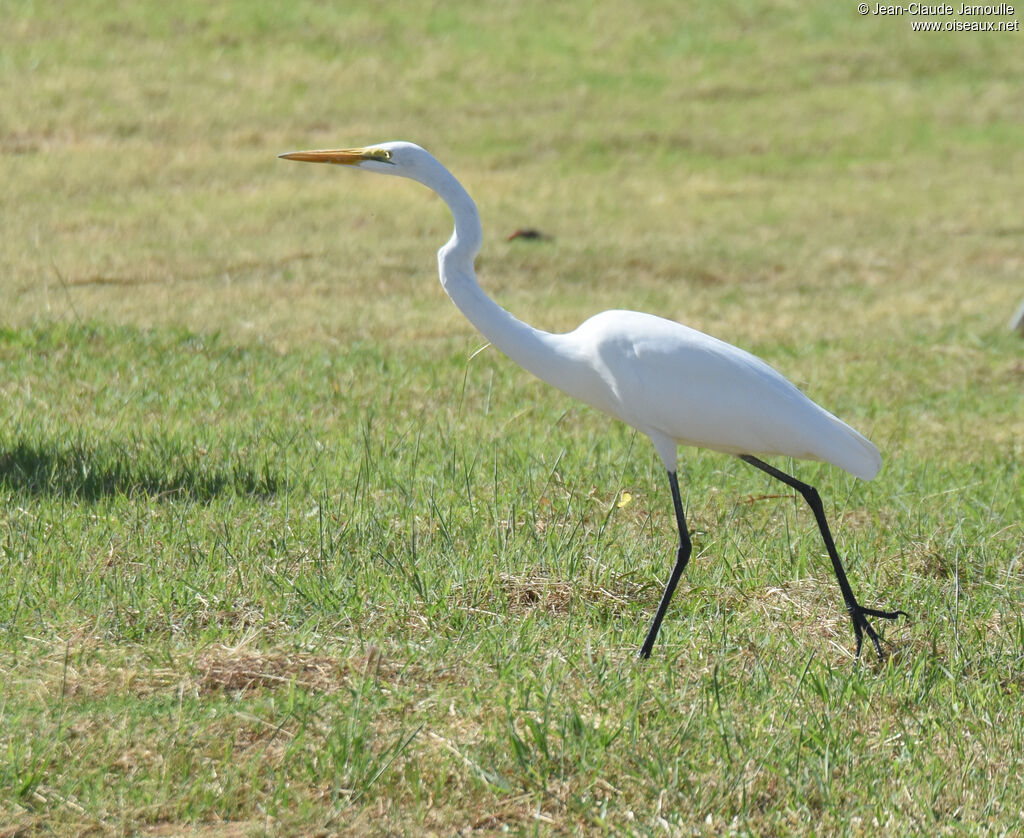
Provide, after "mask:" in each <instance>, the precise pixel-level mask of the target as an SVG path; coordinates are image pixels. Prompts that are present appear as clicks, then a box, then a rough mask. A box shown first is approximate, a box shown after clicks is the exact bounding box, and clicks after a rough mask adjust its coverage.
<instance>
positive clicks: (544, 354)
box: [416, 161, 576, 391]
mask: <svg viewBox="0 0 1024 838" xmlns="http://www.w3.org/2000/svg"><path fill="white" fill-rule="evenodd" d="M434 162H435V163H436V161H434ZM416 179H417V180H419V181H420V182H421V183H423V184H424V185H425V186H428V187H430V188H431V189H433V190H434V191H435V192H437V194H438V195H440V196H441V198H442V199H443V200H444V202H445V203H446V204H447V205H448V208H449V209H450V210H451V211H452V216H453V218H454V219H455V232H454V233H452V237H451V239H449V240H448V243H447V244H445V245H444V247H442V248H441V249H440V250H439V251H438V253H437V261H438V270H439V273H440V276H441V285H442V286H443V287H444V290H445V291H446V292H447V294H448V296H449V297H451V299H452V302H453V303H455V305H456V306H457V307H458V308H459V310H460V311H461V312H462V313H463V314H464V315H466V318H467V319H468V320H469V322H470V323H472V324H473V325H474V326H475V327H476V328H477V329H478V330H479V331H480V333H481V334H482V335H483V336H484V337H485V338H487V340H489V341H490V342H491V343H492V344H493V345H494V346H496V347H497V348H498V349H500V350H501V351H502V352H504V353H505V354H506V355H507V356H508V357H509V358H511V359H512V360H513V361H515V362H516V363H517V364H519V365H520V366H521V367H523V368H524V369H526V370H528V371H529V372H531V373H533V374H534V375H535V376H537V377H538V378H540V379H543V380H544V381H547V382H549V383H551V384H553V385H554V386H556V387H558V388H559V389H562V390H565V391H571V390H572V382H573V377H574V375H576V365H575V364H573V363H572V361H571V360H570V359H568V358H566V357H565V356H564V353H560V352H558V351H557V349H556V344H557V343H558V340H559V337H560V336H558V335H552V334H550V333H548V332H543V331H541V330H540V329H535V328H533V326H530V325H529V324H527V323H524V322H523V321H522V320H518V319H516V318H515V317H513V316H512V315H511V314H510V313H509V312H507V311H506V310H505V309H503V308H502V307H501V306H500V305H498V304H497V303H496V302H494V300H492V299H491V298H490V297H488V296H487V294H485V293H484V291H483V289H482V288H481V287H480V284H479V283H478V282H477V279H476V271H475V270H474V267H473V260H474V258H475V257H476V254H477V253H478V252H479V251H480V246H481V244H482V242H483V231H482V229H481V226H480V214H479V213H478V212H477V209H476V204H474V203H473V199H472V198H471V197H470V196H469V193H468V192H466V190H465V189H464V188H463V186H462V184H460V183H459V182H458V181H457V180H456V179H455V176H454V175H452V174H451V172H449V171H448V170H447V169H445V168H444V167H443V166H442V165H441V164H440V163H436V166H431V167H430V169H429V170H428V171H426V172H420V173H419V176H418V177H417V178H416Z"/></svg>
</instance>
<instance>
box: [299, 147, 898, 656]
mask: <svg viewBox="0 0 1024 838" xmlns="http://www.w3.org/2000/svg"><path fill="white" fill-rule="evenodd" d="M281 157H283V158H285V159H287V160H298V161H303V162H309V163H335V164H340V165H343V166H353V167H355V168H359V169H365V170H367V171H370V172H377V173H378V174H384V175H398V176H400V177H406V178H410V179H411V180H415V181H418V182H419V183H422V184H423V185H424V186H426V187H428V188H429V189H432V190H433V191H434V192H436V193H437V194H438V195H439V196H440V197H441V198H442V200H444V202H445V203H446V204H447V205H448V207H449V209H450V210H451V212H452V215H453V217H454V221H455V232H454V233H453V234H452V237H451V239H450V240H449V241H448V242H447V244H445V245H444V246H443V247H442V248H441V249H440V251H438V264H439V269H440V275H441V285H442V286H444V290H445V291H446V292H447V293H448V296H449V297H451V299H452V302H454V303H455V305H456V306H458V308H459V309H460V310H461V311H462V313H463V314H464V315H465V316H466V317H467V318H468V319H469V321H470V322H471V323H472V324H473V325H474V326H476V328H477V329H479V330H480V332H481V333H482V334H483V336H484V337H486V338H487V339H488V340H489V341H490V342H491V343H492V344H494V346H496V347H497V348H498V349H500V350H501V351H502V352H504V353H505V354H506V355H507V356H508V357H509V358H511V359H512V360H513V361H515V362H516V363H517V364H519V365H520V366H522V367H524V368H525V369H527V370H529V371H530V372H531V373H533V374H534V375H536V376H537V377H538V378H541V379H543V380H544V381H547V382H548V383H550V384H553V385H554V386H555V387H557V388H558V389H560V390H562V391H563V392H565V393H568V394H569V395H570V396H575V397H576V398H578V399H580V400H581V401H583V402H586V403H587V404H589V405H591V406H593V407H596V408H597V409H598V410H602V411H604V412H605V413H608V414H611V415H612V416H614V417H616V418H618V419H621V420H622V421H623V422H626V423H627V424H629V425H632V426H633V427H634V428H636V429H637V430H639V431H641V432H642V433H644V434H646V435H647V436H648V437H649V438H650V440H651V442H652V443H653V444H654V448H655V450H656V451H657V452H658V454H659V455H660V457H661V460H662V462H663V463H664V465H665V469H666V470H667V471H668V479H669V485H670V486H671V489H672V503H673V506H674V508H675V515H676V524H677V525H678V529H679V548H678V550H677V552H676V561H675V566H674V567H673V569H672V573H671V575H670V576H669V579H668V582H667V584H666V585H665V590H664V593H663V594H662V597H661V602H660V604H659V605H658V610H657V612H656V614H655V616H654V620H653V622H652V623H651V627H650V630H649V631H648V633H647V638H646V639H645V640H644V643H643V646H642V647H641V649H640V653H639V656H640V657H641V658H647V657H650V654H651V649H652V647H653V646H654V641H655V638H656V637H657V635H658V629H659V628H660V627H661V622H662V619H663V618H664V616H665V611H666V610H667V608H668V605H669V602H670V600H671V599H672V594H673V592H674V591H675V588H676V584H677V583H678V581H679V577H680V575H681V574H682V572H683V570H684V569H685V568H686V563H687V561H688V560H689V558H690V553H691V544H690V536H689V532H688V530H687V527H686V517H685V515H684V513H683V504H682V500H681V498H680V494H679V483H678V480H677V477H676V468H677V448H678V446H680V445H695V446H699V447H703V448H711V449H713V450H715V451H722V452H725V453H727V454H735V455H737V456H739V457H740V459H742V460H743V461H744V462H747V463H749V464H750V465H752V466H755V467H756V468H758V469H760V470H761V471H764V472H766V473H767V474H769V475H771V476H772V477H774V478H776V479H778V480H781V481H782V482H783V483H785V484H786V485H787V486H790V487H791V488H793V489H795V490H796V491H797V492H799V493H800V494H801V495H802V496H803V498H804V500H805V501H806V502H807V504H808V506H810V508H811V511H812V512H813V513H814V518H815V520H816V521H817V524H818V529H819V530H820V531H821V536H822V539H823V540H824V542H825V548H826V549H827V550H828V554H829V556H830V557H831V559H832V567H833V569H834V571H835V575H836V579H837V581H838V582H839V588H840V590H841V591H842V594H843V600H844V602H845V604H846V609H847V611H848V612H849V615H850V618H851V620H852V621H853V631H854V634H855V636H856V639H857V655H858V656H859V655H860V651H861V645H862V643H863V639H864V634H865V633H866V634H867V635H868V636H869V637H870V638H871V640H872V642H873V643H874V645H875V650H876V651H877V652H878V655H879V657H882V648H881V646H880V645H879V642H878V635H877V634H876V632H875V630H874V629H873V628H872V626H871V624H870V623H869V622H868V619H867V618H868V617H879V618H882V619H886V620H893V619H896V618H897V617H898V616H899V615H901V614H902V615H903V616H906V614H905V612H903V611H880V610H877V609H874V608H866V607H864V606H862V605H861V604H860V603H858V602H857V599H856V598H855V597H854V595H853V591H852V589H851V588H850V583H849V582H848V581H847V578H846V572H845V571H844V570H843V564H842V562H841V561H840V559H839V554H838V552H837V551H836V546H835V543H834V542H833V540H832V535H831V533H830V532H829V527H828V522H827V521H826V519H825V511H824V508H823V506H822V502H821V498H820V496H819V495H818V492H817V490H815V489H814V487H812V486H810V485H808V484H806V483H803V482H801V481H800V480H797V479H796V478H795V477H792V476H790V475H789V474H786V473H784V472H782V471H779V470H778V469H777V468H774V467H773V466H770V465H768V464H767V463H765V462H762V461H761V460H760V459H758V458H757V457H755V456H754V455H755V454H763V455H773V454H774V455H784V456H788V457H797V458H802V459H810V460H822V461H825V462H829V463H832V464H833V465H836V466H838V467H839V468H842V469H845V470H846V471H848V472H850V473H851V474H853V475H856V476H857V477H860V478H862V479H864V480H870V479H871V478H872V477H874V476H875V474H876V473H877V472H878V469H879V468H880V467H881V464H882V458H881V456H880V455H879V453H878V449H877V448H875V446H874V445H872V444H871V443H870V442H869V441H868V440H867V439H865V438H864V437H863V436H861V435H860V434H859V433H857V431H855V430H854V429H853V428H851V427H850V426H849V425H847V424H846V423H845V422H842V421H841V420H839V419H837V418H836V417H835V416H833V415H832V414H831V413H829V412H828V411H826V410H825V409H824V408H822V407H819V406H818V405H817V404H815V403H814V402H812V401H811V400H810V399H808V398H807V397H806V396H804V395H803V394H802V393H801V392H800V391H799V390H797V388H796V387H794V386H793V385H792V384H791V383H790V382H789V381H787V380H786V379H785V378H783V377H782V375H780V374H779V373H778V372H776V371H775V370H774V369H772V368H771V367H770V366H768V365H767V364H766V363H764V361H762V360H760V359H759V358H756V357H754V356H753V355H751V354H750V353H748V352H745V351H744V350H742V349H738V348H737V347H735V346H732V345H730V344H728V343H723V342H722V341H720V340H717V339H716V338H713V337H710V336H708V335H706V334H703V333H702V332H698V331H696V330H694V329H691V328H689V327H687V326H683V325H681V324H679V323H675V322H673V321H671V320H665V319H663V318H661V317H656V316H654V315H652V314H641V313H639V312H635V311H605V312H602V313H601V314H597V315H594V316H593V317H591V318H590V319H589V320H587V321H585V322H584V323H583V324H582V325H581V326H579V327H578V328H577V329H576V330H575V331H572V332H569V333H567V334H551V333H548V332H543V331H541V330H539V329H535V328H533V327H532V326H530V325H528V324H526V323H523V322H522V321H521V320H517V319H516V318H515V317H513V316H512V315H511V314H510V313H509V312H507V311H505V309H503V308H502V307H501V306H499V305H498V304H497V303H496V302H494V301H493V300H492V299H491V298H490V297H488V296H487V294H485V293H484V291H483V290H482V289H481V288H480V285H479V284H478V282H477V279H476V272H475V269H474V260H475V257H476V255H477V253H478V252H479V250H480V246H481V244H482V241H483V232H482V230H481V226H480V216H479V214H478V212H477V209H476V205H475V204H474V203H473V199H472V198H470V196H469V194H468V193H467V192H466V190H465V189H464V188H463V187H462V185H461V184H460V183H459V182H458V181H457V180H456V179H455V177H454V175H452V174H451V172H449V171H448V170H447V169H446V168H445V167H444V166H442V165H441V163H439V162H438V161H437V160H436V159H435V158H434V157H433V156H432V155H431V154H429V153H428V152H427V151H425V150H424V149H422V148H420V147H419V146H417V145H413V144H412V143H406V142H388V143H382V144H380V145H375V146H368V147H365V148H354V149H338V150H325V151H296V152H290V153H288V154H282V155H281Z"/></svg>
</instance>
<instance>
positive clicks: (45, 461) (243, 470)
mask: <svg viewBox="0 0 1024 838" xmlns="http://www.w3.org/2000/svg"><path fill="white" fill-rule="evenodd" d="M280 486H281V480H280V479H279V478H278V477H277V476H276V475H275V474H273V473H272V472H271V471H270V465H269V463H268V464H265V465H264V467H263V468H262V469H254V468H252V467H251V466H249V465H247V464H245V463H244V462H240V461H239V462H234V463H231V462H227V461H226V460H225V459H224V458H222V457H219V456H211V455H209V454H207V453H205V452H204V451H203V450H202V449H195V448H191V449H188V448H180V447H178V448H175V447H172V446H171V445H169V444H167V443H166V441H163V440H161V441H146V440H136V441H133V442H132V443H130V444H128V443H125V444H124V445H121V446H118V445H116V444H114V443H108V444H90V443H86V442H78V443H71V444H69V443H60V442H56V441H55V442H54V444H53V445H52V446H49V445H39V444H37V443H33V442H27V441H15V442H13V443H11V442H7V443H6V444H4V443H0V489H6V490H8V491H11V492H14V493H15V494H19V495H29V496H50V497H60V498H71V499H75V500H81V501H96V500H100V499H101V498H105V497H112V496H118V495H125V496H128V497H132V496H137V495H141V496H146V497H154V498H166V499H168V500H182V499H184V500H190V501H194V502H197V503H208V502H210V501H212V500H213V499H214V498H217V497H220V496H222V495H241V496H246V497H263V498H266V497H271V496H273V495H275V494H277V492H278V490H279V488H280Z"/></svg>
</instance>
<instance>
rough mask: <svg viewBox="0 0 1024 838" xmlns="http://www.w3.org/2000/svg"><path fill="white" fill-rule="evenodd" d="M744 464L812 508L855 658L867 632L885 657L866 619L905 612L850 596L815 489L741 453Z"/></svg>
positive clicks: (889, 616)
mask: <svg viewBox="0 0 1024 838" xmlns="http://www.w3.org/2000/svg"><path fill="white" fill-rule="evenodd" d="M740 459H741V460H743V462H745V463H750V465H752V466H754V468H759V469H761V471H763V472H765V473H766V474H770V475H771V476H772V477H774V478H775V479H776V480H781V481H782V482H783V483H785V484H786V485H787V486H789V487H790V488H792V489H796V491H798V492H799V493H800V494H801V495H803V498H804V500H805V501H807V505H808V506H809V507H810V508H811V512H813V513H814V520H815V521H817V522H818V529H819V530H821V538H822V540H823V541H824V542H825V549H826V550H828V555H829V558H831V559H832V569H833V570H834V571H835V573H836V580H837V581H838V582H839V590H841V591H842V592H843V601H844V602H845V603H846V610H847V611H848V612H850V619H851V620H853V633H854V635H856V637H857V657H860V647H861V644H862V643H863V642H864V633H865V632H867V635H868V637H870V638H871V642H872V643H874V644H875V651H876V652H878V657H880V658H882V657H884V656H883V655H882V647H881V645H880V644H879V642H878V635H877V634H876V633H875V630H874V629H873V628H872V627H871V624H870V623H869V622H868V620H867V618H868V617H879V618H881V619H883V620H895V619H896V618H897V617H899V616H900V615H901V614H902V615H903V616H904V617H907V616H908V614H907V612H906V611H878V610H876V609H874V608H865V607H864V606H862V605H861V604H860V603H859V602H857V599H856V597H854V595H853V589H851V588H850V582H849V580H847V578H846V571H845V570H843V563H842V562H841V561H840V560H839V553H838V552H836V544H835V542H834V541H833V540H832V533H831V532H830V531H829V528H828V521H827V520H825V508H824V506H822V503H821V496H820V495H819V494H818V490H817V489H815V488H814V487H813V486H809V485H808V484H807V483H803V482H801V481H799V480H797V479H796V478H795V477H792V476H790V475H788V474H786V472H784V471H779V470H778V469H777V468H774V467H773V466H770V465H768V463H765V462H762V461H761V460H759V459H757V457H751V456H750V455H748V454H744V455H742V456H741V457H740Z"/></svg>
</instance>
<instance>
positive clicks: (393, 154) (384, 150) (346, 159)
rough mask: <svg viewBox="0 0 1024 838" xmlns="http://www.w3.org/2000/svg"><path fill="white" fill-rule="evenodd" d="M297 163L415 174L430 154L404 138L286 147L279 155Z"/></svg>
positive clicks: (409, 175)
mask: <svg viewBox="0 0 1024 838" xmlns="http://www.w3.org/2000/svg"><path fill="white" fill-rule="evenodd" d="M280 157H282V158H283V159H285V160H298V161H299V162H301V163H334V164H335V165H337V166H355V167H356V168H359V169H366V170H367V171H371V172H379V173H380V174H384V175H402V176H404V177H415V176H416V171H417V168H418V167H419V165H421V164H422V163H423V161H424V160H425V159H432V158H431V157H430V155H429V154H428V153H427V152H426V151H424V150H423V149H422V148H420V147H419V146H418V145H413V144H412V143H404V142H391V143H379V144H377V145H372V146H366V147H365V148H339V149H327V150H324V151H290V152H288V153H287V154H282V155H280Z"/></svg>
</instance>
